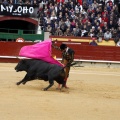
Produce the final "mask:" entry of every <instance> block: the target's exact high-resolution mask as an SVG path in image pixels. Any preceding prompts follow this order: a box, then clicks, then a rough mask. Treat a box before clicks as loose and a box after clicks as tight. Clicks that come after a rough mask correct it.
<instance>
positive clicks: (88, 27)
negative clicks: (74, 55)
mask: <svg viewBox="0 0 120 120" xmlns="http://www.w3.org/2000/svg"><path fill="white" fill-rule="evenodd" d="M86 27H87V31H88V32H90V29H91V28H92V25H91V22H88V23H87V25H86Z"/></svg>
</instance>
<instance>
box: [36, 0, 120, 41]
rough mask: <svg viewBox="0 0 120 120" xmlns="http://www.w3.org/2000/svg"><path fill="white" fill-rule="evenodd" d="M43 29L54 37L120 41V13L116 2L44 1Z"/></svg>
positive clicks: (101, 0)
mask: <svg viewBox="0 0 120 120" xmlns="http://www.w3.org/2000/svg"><path fill="white" fill-rule="evenodd" d="M40 4H41V5H40V9H39V11H38V18H39V21H40V24H39V25H40V26H41V29H42V30H44V31H46V32H50V35H54V36H76V37H95V38H96V39H97V40H98V42H101V41H102V39H104V40H106V41H109V40H110V39H111V38H112V39H114V41H115V43H117V42H118V41H119V39H120V13H119V11H118V4H120V1H118V2H117V3H116V2H115V0H61V1H60V0H42V1H41V2H40Z"/></svg>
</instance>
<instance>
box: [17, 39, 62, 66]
mask: <svg viewBox="0 0 120 120" xmlns="http://www.w3.org/2000/svg"><path fill="white" fill-rule="evenodd" d="M51 45H52V41H51V40H50V39H49V40H45V41H43V42H40V43H36V44H34V45H27V46H23V47H22V48H21V49H20V52H19V56H21V57H27V58H32V59H40V60H43V61H46V62H49V63H51V64H57V65H59V66H62V67H63V64H62V63H60V62H59V61H58V60H55V59H54V58H53V57H52V51H51Z"/></svg>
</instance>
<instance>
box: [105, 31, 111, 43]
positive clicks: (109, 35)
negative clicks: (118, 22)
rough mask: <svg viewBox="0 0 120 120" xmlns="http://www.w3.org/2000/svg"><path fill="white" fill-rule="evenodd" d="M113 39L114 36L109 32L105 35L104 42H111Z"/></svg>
mask: <svg viewBox="0 0 120 120" xmlns="http://www.w3.org/2000/svg"><path fill="white" fill-rule="evenodd" d="M111 38H112V34H111V32H110V31H109V30H107V31H106V32H105V33H104V40H105V41H109V40H110V39H111Z"/></svg>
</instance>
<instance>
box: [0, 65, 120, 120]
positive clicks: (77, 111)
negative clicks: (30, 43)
mask: <svg viewBox="0 0 120 120" xmlns="http://www.w3.org/2000/svg"><path fill="white" fill-rule="evenodd" d="M15 65H16V64H15V63H13V64H10V63H6V64H4V63H0V120H120V68H103V69H102V68H87V67H80V68H78V67H76V68H72V69H71V72H70V77H69V80H68V86H69V87H70V88H69V90H64V91H63V92H60V91H58V90H56V87H57V84H56V83H55V85H54V86H53V87H52V88H51V89H49V91H42V88H44V87H46V86H47V85H48V82H44V81H40V80H36V81H31V82H28V83H26V85H20V86H16V82H18V81H19V80H21V79H22V78H23V77H24V75H25V72H18V73H17V72H15V70H14V67H15Z"/></svg>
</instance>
